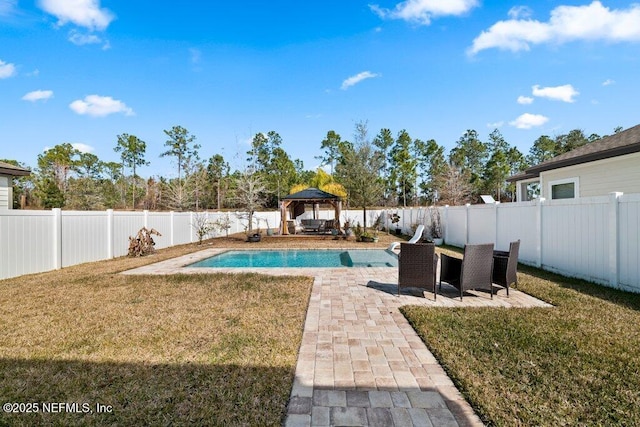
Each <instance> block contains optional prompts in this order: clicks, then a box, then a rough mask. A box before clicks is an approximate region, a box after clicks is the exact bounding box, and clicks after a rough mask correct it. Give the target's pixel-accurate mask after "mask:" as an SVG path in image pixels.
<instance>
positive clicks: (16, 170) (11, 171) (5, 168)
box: [0, 162, 31, 176]
mask: <svg viewBox="0 0 640 427" xmlns="http://www.w3.org/2000/svg"><path fill="white" fill-rule="evenodd" d="M30 174H31V171H30V170H28V169H24V168H21V167H19V166H14V165H12V164H10V163H5V162H0V175H10V176H27V175H30Z"/></svg>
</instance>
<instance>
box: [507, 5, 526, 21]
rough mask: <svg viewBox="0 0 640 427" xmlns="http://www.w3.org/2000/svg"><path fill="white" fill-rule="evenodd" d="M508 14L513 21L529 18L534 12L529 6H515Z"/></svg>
mask: <svg viewBox="0 0 640 427" xmlns="http://www.w3.org/2000/svg"><path fill="white" fill-rule="evenodd" d="M507 14H508V15H509V18H511V19H522V18H529V17H530V16H531V14H532V11H531V9H530V8H529V7H528V6H513V7H512V8H511V9H509V12H507Z"/></svg>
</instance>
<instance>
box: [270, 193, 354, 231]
mask: <svg viewBox="0 0 640 427" xmlns="http://www.w3.org/2000/svg"><path fill="white" fill-rule="evenodd" d="M307 204H312V205H313V217H314V218H316V213H317V210H318V208H319V206H320V205H321V204H329V205H331V206H333V208H334V210H335V219H339V218H340V211H341V210H342V198H341V197H340V196H336V195H335V194H331V193H327V192H326V191H322V190H320V189H318V188H314V187H309V188H305V189H304V190H302V191H298V192H297V193H293V194H289V195H288V196H285V197H283V198H282V202H281V204H280V216H281V218H282V234H289V230H288V227H287V216H288V215H287V212H288V211H289V212H290V213H291V214H292V217H297V216H298V215H301V214H302V213H304V207H305V205H307Z"/></svg>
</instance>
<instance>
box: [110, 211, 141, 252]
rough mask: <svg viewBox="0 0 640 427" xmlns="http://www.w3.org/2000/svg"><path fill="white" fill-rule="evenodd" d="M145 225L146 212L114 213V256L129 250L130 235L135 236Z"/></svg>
mask: <svg viewBox="0 0 640 427" xmlns="http://www.w3.org/2000/svg"><path fill="white" fill-rule="evenodd" d="M142 227H144V212H114V213H113V256H115V257H119V256H124V255H126V254H127V253H128V252H129V236H131V237H134V236H135V235H136V234H138V231H139V230H140V229H141V228H142Z"/></svg>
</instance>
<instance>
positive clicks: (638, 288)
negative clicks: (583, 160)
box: [0, 193, 640, 292]
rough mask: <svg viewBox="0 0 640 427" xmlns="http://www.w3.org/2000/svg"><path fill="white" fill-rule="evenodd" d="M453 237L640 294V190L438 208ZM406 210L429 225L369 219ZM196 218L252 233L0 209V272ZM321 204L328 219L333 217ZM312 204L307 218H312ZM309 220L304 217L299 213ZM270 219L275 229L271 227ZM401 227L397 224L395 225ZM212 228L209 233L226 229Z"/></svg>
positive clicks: (188, 234)
mask: <svg viewBox="0 0 640 427" xmlns="http://www.w3.org/2000/svg"><path fill="white" fill-rule="evenodd" d="M439 210H440V213H441V218H442V226H443V229H444V239H445V242H446V243H447V244H450V245H454V246H459V247H462V246H464V245H465V244H467V243H494V244H495V245H496V248H497V249H502V250H506V249H508V247H509V242H511V241H513V240H517V239H520V262H522V263H524V264H529V265H533V266H537V267H541V268H544V269H546V270H550V271H554V272H558V273H561V274H564V275H567V276H573V277H579V278H584V279H587V280H590V281H593V282H596V283H600V284H604V285H607V286H611V287H615V288H619V289H624V290H628V291H632V292H640V249H639V246H640V245H639V242H640V194H624V195H623V194H622V193H612V194H611V195H609V196H604V197H592V198H581V199H568V200H551V201H545V200H537V201H532V202H521V203H503V204H491V205H474V206H471V205H467V206H446V207H440V208H439ZM390 213H397V214H398V215H399V216H400V222H399V223H398V224H397V227H398V228H401V229H402V231H403V232H404V233H405V234H413V229H414V227H415V225H416V224H420V223H421V224H425V225H427V224H428V223H429V214H428V213H429V212H428V209H427V208H424V207H422V208H406V209H388V210H368V211H367V224H368V225H371V224H373V222H374V220H375V218H376V217H377V216H378V215H383V218H384V219H385V226H387V227H389V226H391V224H390V223H389V220H388V214H390ZM196 215H206V217H207V218H208V220H209V221H216V220H217V219H218V218H220V217H221V216H224V215H228V216H229V219H230V225H231V228H230V229H229V230H228V232H229V234H232V233H238V232H242V231H244V227H245V224H246V220H243V219H242V217H243V214H242V213H234V212H230V213H223V212H205V213H197V214H196V213H193V212H148V211H143V212H119V211H112V210H107V211H100V212H86V211H62V210H60V209H53V210H51V211H22V210H3V211H0V279H4V278H9V277H15V276H20V275H23V274H29V273H38V272H43V271H49V270H54V269H58V268H62V267H67V266H70V265H75V264H80V263H83V262H90V261H98V260H103V259H110V258H113V257H118V256H123V255H126V253H127V249H128V247H129V236H134V235H135V234H136V233H137V232H138V230H139V229H140V228H141V227H143V226H146V227H148V228H155V229H156V230H158V231H159V232H160V233H161V234H162V236H160V237H157V236H154V240H155V242H156V248H165V247H168V246H173V245H179V244H183V243H190V242H195V241H197V235H196V232H195V228H194V226H193V224H194V219H196ZM333 215H334V213H333V210H332V209H331V210H321V211H320V218H322V219H331V218H333ZM312 216H313V213H312V212H310V211H308V212H306V213H305V214H304V215H303V216H302V218H305V217H312ZM256 217H257V218H260V219H261V221H260V224H259V225H260V227H261V228H262V229H265V228H267V227H270V228H272V229H278V227H279V226H280V212H279V211H271V212H258V213H257V214H256ZM299 218H300V217H299ZM347 219H349V220H350V221H351V223H352V224H354V225H355V224H357V223H358V222H360V223H361V224H362V223H363V222H364V221H363V213H362V210H345V211H343V212H342V215H341V218H340V220H341V222H343V223H344V221H345V220H347ZM267 223H268V226H267ZM391 228H392V229H393V226H391ZM223 234H224V232H220V231H218V232H216V233H212V234H211V235H210V236H209V237H216V236H220V235H223Z"/></svg>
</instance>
